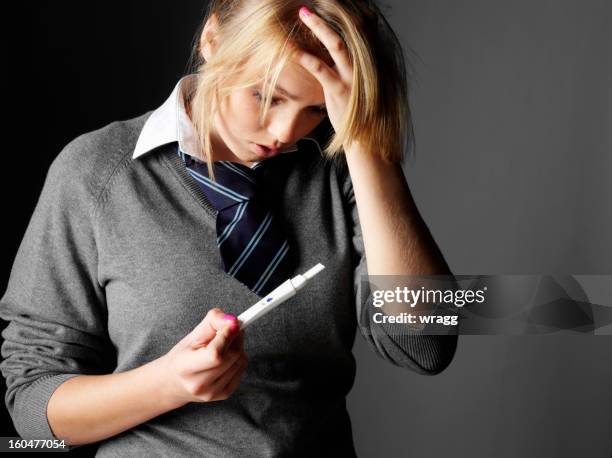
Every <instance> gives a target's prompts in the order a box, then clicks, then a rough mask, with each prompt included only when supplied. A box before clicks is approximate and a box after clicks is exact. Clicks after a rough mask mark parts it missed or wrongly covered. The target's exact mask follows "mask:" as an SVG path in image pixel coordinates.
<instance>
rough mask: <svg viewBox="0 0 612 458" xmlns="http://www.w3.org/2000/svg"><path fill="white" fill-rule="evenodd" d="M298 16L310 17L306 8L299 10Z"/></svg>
mask: <svg viewBox="0 0 612 458" xmlns="http://www.w3.org/2000/svg"><path fill="white" fill-rule="evenodd" d="M300 14H301V15H302V16H304V17H308V16H310V14H311V12H310V10H309V9H308V8H306V7H305V6H302V7H301V8H300Z"/></svg>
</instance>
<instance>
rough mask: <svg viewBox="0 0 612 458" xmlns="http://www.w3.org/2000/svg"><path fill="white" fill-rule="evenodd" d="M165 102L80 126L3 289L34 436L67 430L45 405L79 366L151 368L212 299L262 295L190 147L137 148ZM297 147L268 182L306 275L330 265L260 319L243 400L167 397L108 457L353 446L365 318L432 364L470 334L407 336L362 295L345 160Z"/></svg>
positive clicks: (6, 361) (17, 421)
mask: <svg viewBox="0 0 612 458" xmlns="http://www.w3.org/2000/svg"><path fill="white" fill-rule="evenodd" d="M150 114H151V111H149V112H147V113H144V114H142V115H140V116H138V117H135V118H132V119H128V120H123V121H116V122H113V123H110V124H108V125H106V126H104V127H102V128H100V129H97V130H95V131H91V132H88V133H85V134H83V135H81V136H79V137H77V138H75V139H74V140H73V141H71V142H70V143H69V144H68V145H67V146H66V147H65V148H64V149H63V150H62V151H61V152H60V153H59V155H58V156H57V157H56V158H55V160H54V161H53V163H52V165H51V167H50V168H49V171H48V174H47V177H46V180H45V183H44V187H43V189H42V192H41V194H40V197H39V200H38V202H37V205H36V208H35V210H34V213H33V215H32V217H31V220H30V222H29V225H28V227H27V230H26V232H25V235H24V238H23V240H22V242H21V245H20V247H19V250H18V252H17V256H16V258H15V260H14V264H13V267H12V271H11V275H10V279H9V282H8V287H7V290H6V292H5V293H4V295H3V297H2V299H1V301H0V317H1V318H2V319H3V320H6V321H8V322H9V324H8V326H7V328H6V329H5V330H4V331H3V332H2V337H3V338H4V342H3V344H2V347H1V354H2V358H3V360H2V363H1V364H0V370H1V371H2V375H3V376H4V378H5V379H6V385H7V393H6V398H5V402H6V406H7V408H8V410H9V413H10V415H11V417H12V419H13V422H14V425H15V427H16V429H17V432H18V433H19V434H20V435H21V437H23V438H36V439H54V436H53V434H52V431H51V430H50V428H49V424H48V422H47V417H46V407H47V402H48V400H49V398H50V396H51V394H52V393H53V391H54V390H55V389H56V388H57V387H58V386H59V385H60V384H61V383H63V382H64V381H66V380H67V379H69V378H71V377H75V376H77V375H80V374H107V373H113V372H123V371H126V370H129V369H132V368H135V367H138V366H141V365H143V364H145V363H147V362H149V361H151V360H153V359H156V358H158V357H160V356H162V355H164V354H165V353H167V352H168V351H169V350H170V349H171V348H172V347H173V346H174V344H175V343H176V342H178V341H179V340H180V339H182V338H183V337H184V336H185V335H186V334H188V333H189V332H191V330H192V329H193V328H194V327H195V326H196V325H197V324H198V323H199V322H200V321H201V320H202V319H203V318H204V316H205V315H206V313H207V311H208V310H209V309H211V308H213V307H221V308H222V309H223V310H225V311H226V312H228V313H232V314H235V315H238V314H240V313H241V312H242V311H244V310H245V309H246V308H248V307H249V306H250V305H252V304H253V303H255V302H256V301H258V300H259V297H258V296H257V295H255V294H254V293H253V292H251V291H250V290H249V289H248V288H247V287H246V286H244V285H243V284H242V283H240V282H239V281H237V280H236V279H235V278H233V277H231V276H229V275H228V274H227V273H225V271H224V270H223V267H222V261H221V258H220V255H219V253H218V248H217V246H216V232H215V214H214V210H213V209H212V208H211V206H210V205H209V204H208V202H207V201H206V199H205V197H204V195H203V193H202V192H201V190H200V189H199V188H198V185H197V183H196V182H195V181H194V179H193V178H192V177H191V176H190V175H189V173H188V172H187V171H186V169H185V166H184V163H183V161H182V160H181V158H180V157H178V155H177V154H176V144H167V145H164V146H162V147H159V148H157V149H156V150H155V151H153V152H151V153H149V154H147V155H145V156H143V157H141V158H137V159H133V158H132V153H133V150H134V147H135V144H136V140H137V138H138V135H139V133H140V131H141V129H142V127H143V124H144V122H145V120H146V119H147V117H148V116H149V115H150ZM281 156H284V157H277V158H275V159H278V160H277V162H276V167H279V168H278V169H275V168H274V167H272V166H271V167H270V169H269V173H270V175H269V180H268V181H267V182H268V183H269V186H270V187H271V189H272V190H273V193H274V195H276V196H278V198H279V203H278V205H279V207H278V208H279V213H278V217H280V218H282V219H283V221H284V224H285V227H286V228H287V232H288V234H291V236H290V237H291V243H292V247H293V249H294V251H295V252H296V254H297V256H298V270H297V273H301V272H303V271H305V270H306V269H308V268H310V267H312V266H314V265H315V264H317V263H319V262H321V263H322V264H324V265H325V266H326V269H325V270H324V271H323V272H322V273H321V274H319V275H318V276H317V277H316V278H315V279H314V280H313V281H312V282H311V283H310V284H309V285H307V286H306V288H307V289H304V290H302V291H300V292H299V293H298V294H297V295H296V296H295V297H293V298H292V299H290V300H289V301H287V302H285V303H284V304H283V305H281V306H279V307H278V308H277V309H276V311H275V312H274V313H270V314H267V315H266V316H265V317H264V318H262V319H261V320H260V321H258V322H256V323H255V324H253V325H252V326H251V327H249V329H248V330H247V331H246V332H245V351H246V353H247V355H248V358H249V366H248V368H247V370H246V372H245V374H244V376H243V379H242V381H241V384H240V386H239V387H238V389H237V390H236V391H235V392H234V393H233V394H232V395H231V396H230V397H229V398H228V399H227V400H223V401H216V402H212V403H190V404H187V405H185V406H183V407H181V408H178V409H176V410H173V411H170V412H167V413H165V414H163V415H160V416H158V417H156V418H154V419H151V420H149V421H147V422H146V423H143V424H141V425H138V426H136V427H134V428H132V429H130V430H128V431H125V432H123V433H121V434H118V435H116V436H114V437H111V438H108V439H106V440H104V441H101V442H100V446H99V449H98V453H97V455H96V456H100V457H118V456H126V457H127V456H130V457H133V456H162V457H168V456H215V457H219V456H228V457H229V456H231V457H237V456H268V457H271V456H299V455H304V456H306V455H314V454H317V453H318V452H325V453H327V454H332V453H333V454H334V455H338V456H352V455H354V453H355V452H354V448H353V440H352V433H351V423H350V419H349V416H348V413H347V410H346V405H345V397H346V395H347V393H348V392H349V391H350V389H351V387H352V385H353V381H354V377H355V360H354V357H353V354H352V352H351V349H352V346H353V342H354V339H355V334H356V330H357V329H359V330H360V333H361V335H362V336H363V337H364V338H365V339H366V341H367V342H368V343H369V344H370V345H371V348H372V349H373V350H374V351H376V352H377V354H379V355H380V356H381V357H383V358H385V359H386V360H388V361H389V362H390V363H393V364H397V365H399V366H402V367H405V368H408V369H411V370H414V371H416V372H419V373H422V374H436V373H438V372H439V371H441V370H442V369H444V368H445V367H446V366H447V365H448V364H449V362H450V360H451V359H452V357H453V353H454V351H455V345H456V336H433V335H429V336H426V335H419V334H418V333H414V334H410V335H408V334H404V335H403V336H402V337H398V333H390V332H387V331H386V330H385V329H384V328H382V327H381V325H377V324H374V323H373V321H372V319H371V318H370V310H371V309H372V307H369V306H368V305H369V304H368V303H365V304H361V301H360V297H361V296H360V295H361V291H360V288H361V286H360V285H361V281H360V279H361V275H365V274H366V273H367V268H366V262H365V256H364V247H363V240H362V237H361V230H360V227H359V221H358V214H357V207H356V204H355V199H354V195H353V192H352V185H351V181H350V175H349V174H348V168H347V167H346V162H345V160H344V158H341V159H340V160H339V161H327V160H325V159H324V158H323V156H322V155H321V153H320V149H319V147H318V143H317V142H314V141H311V140H304V139H303V140H301V141H300V142H299V150H298V151H297V152H295V153H292V154H287V155H281ZM287 161H290V162H287ZM343 161H344V162H343ZM275 170H276V173H274V172H275Z"/></svg>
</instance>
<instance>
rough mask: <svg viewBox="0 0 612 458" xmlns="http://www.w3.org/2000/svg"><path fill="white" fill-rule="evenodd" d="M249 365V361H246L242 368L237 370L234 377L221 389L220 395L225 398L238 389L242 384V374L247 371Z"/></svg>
mask: <svg viewBox="0 0 612 458" xmlns="http://www.w3.org/2000/svg"><path fill="white" fill-rule="evenodd" d="M247 367H248V362H246V363H244V364H243V365H242V366H241V367H240V369H239V370H238V371H237V372H236V374H235V375H234V377H233V378H232V379H231V380H230V381H229V382H228V384H227V385H225V388H223V390H222V391H221V393H220V395H221V396H223V397H224V398H226V397H229V396H230V395H231V394H232V393H233V392H234V391H236V389H237V388H238V385H240V381H241V380H242V376H243V375H244V373H245V372H246V370H247Z"/></svg>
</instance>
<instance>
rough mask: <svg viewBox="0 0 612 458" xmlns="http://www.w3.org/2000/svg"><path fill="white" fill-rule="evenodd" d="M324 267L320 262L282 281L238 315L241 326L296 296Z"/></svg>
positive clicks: (245, 325) (242, 327)
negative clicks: (300, 273) (302, 272)
mask: <svg viewBox="0 0 612 458" xmlns="http://www.w3.org/2000/svg"><path fill="white" fill-rule="evenodd" d="M323 269H325V266H324V265H323V264H321V263H319V264H317V265H316V266H314V267H313V268H311V269H309V270H307V271H306V272H304V274H302V275H296V276H295V277H293V278H291V279H289V280H286V281H284V282H283V283H281V284H280V285H279V286H278V287H277V288H276V289H274V290H273V291H272V292H270V293H269V294H268V295H267V296H266V297H264V298H263V299H262V300H260V301H259V302H257V303H256V304H254V305H252V306H251V307H249V308H248V309H247V310H245V311H244V312H242V313H241V314H240V315H238V321H239V322H240V328H241V329H245V328H246V327H247V326H249V325H250V324H251V323H253V322H255V321H256V320H258V319H259V318H261V317H262V316H264V315H265V314H266V313H268V312H269V311H270V310H272V309H274V308H275V307H276V306H277V305H279V304H281V303H283V302H285V301H286V300H287V299H289V298H291V297H293V296H295V293H296V292H297V291H298V290H300V289H302V288H303V287H304V285H305V284H306V283H308V281H309V280H310V279H311V278H312V277H314V276H315V275H316V274H318V273H319V272H321V271H322V270H323Z"/></svg>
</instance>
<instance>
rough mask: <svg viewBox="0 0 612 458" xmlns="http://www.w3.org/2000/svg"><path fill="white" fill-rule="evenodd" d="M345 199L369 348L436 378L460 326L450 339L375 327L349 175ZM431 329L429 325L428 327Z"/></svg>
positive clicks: (362, 323) (359, 320)
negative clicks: (349, 218) (351, 229)
mask: <svg viewBox="0 0 612 458" xmlns="http://www.w3.org/2000/svg"><path fill="white" fill-rule="evenodd" d="M344 169H345V170H346V166H345V167H344ZM344 173H345V175H344V189H343V191H344V196H345V200H346V202H347V205H348V211H349V213H350V217H351V226H352V228H353V231H352V245H353V249H354V253H355V257H354V266H355V268H354V292H355V304H356V314H357V323H358V326H359V329H360V333H361V335H362V336H363V337H364V338H365V340H366V341H367V343H368V344H369V346H370V347H371V348H372V349H373V350H374V351H375V352H376V353H377V354H378V355H379V356H381V357H382V358H383V359H385V360H386V361H388V362H390V363H392V364H394V365H396V366H400V367H403V368H407V369H410V370H413V371H415V372H417V373H419V374H423V375H435V374H438V373H440V372H441V371H443V370H444V369H445V368H446V367H447V366H448V365H449V364H450V362H451V361H452V359H453V356H454V354H455V350H456V346H457V340H458V339H457V326H453V328H454V329H453V330H452V331H451V333H450V334H447V335H435V334H433V333H432V332H428V331H427V329H429V330H431V329H432V328H431V327H429V328H427V327H426V328H424V329H422V330H418V331H417V330H414V329H413V328H411V327H409V326H408V325H406V324H402V323H386V322H385V323H376V322H375V321H374V319H373V316H372V315H373V314H374V313H375V312H376V311H378V309H377V308H376V307H374V306H373V296H372V292H371V291H370V288H369V282H368V281H367V278H368V277H367V275H368V268H367V262H366V257H365V247H364V243H363V235H362V232H361V226H360V224H359V214H358V211H357V204H356V200H355V194H354V192H353V184H352V181H351V178H350V174H349V173H348V171H345V172H344ZM426 326H429V325H426Z"/></svg>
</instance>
